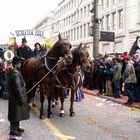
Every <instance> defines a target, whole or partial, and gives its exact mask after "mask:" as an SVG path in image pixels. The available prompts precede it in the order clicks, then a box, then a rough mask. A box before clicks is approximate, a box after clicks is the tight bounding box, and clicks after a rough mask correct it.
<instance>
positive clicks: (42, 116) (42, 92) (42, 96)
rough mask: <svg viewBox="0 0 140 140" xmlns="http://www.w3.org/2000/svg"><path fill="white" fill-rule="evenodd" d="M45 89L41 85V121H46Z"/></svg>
mask: <svg viewBox="0 0 140 140" xmlns="http://www.w3.org/2000/svg"><path fill="white" fill-rule="evenodd" d="M44 100H45V97H44V88H43V86H41V85H40V103H41V107H40V119H44V118H45V114H44V109H43V104H44Z"/></svg>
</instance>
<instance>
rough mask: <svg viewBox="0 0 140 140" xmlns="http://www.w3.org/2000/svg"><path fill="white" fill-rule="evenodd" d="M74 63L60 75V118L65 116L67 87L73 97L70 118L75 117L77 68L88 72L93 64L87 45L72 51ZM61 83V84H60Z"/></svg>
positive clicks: (67, 66)
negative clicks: (65, 91) (74, 103)
mask: <svg viewBox="0 0 140 140" xmlns="http://www.w3.org/2000/svg"><path fill="white" fill-rule="evenodd" d="M72 55H73V61H72V64H70V65H66V66H65V69H64V70H63V71H61V72H59V73H58V78H59V83H58V85H56V88H57V89H56V90H58V91H57V92H56V93H55V95H56V94H57V93H60V101H61V109H60V110H61V112H60V116H61V117H63V116H65V112H64V89H65V87H67V88H70V89H71V97H70V116H74V115H75V112H74V109H73V102H74V95H75V92H76V89H77V87H76V83H77V78H78V75H77V66H81V68H84V69H86V70H90V68H91V63H90V59H89V53H88V51H87V50H86V45H85V46H84V47H83V46H82V44H80V45H79V46H78V47H76V48H74V49H73V50H72ZM60 83H61V84H60Z"/></svg>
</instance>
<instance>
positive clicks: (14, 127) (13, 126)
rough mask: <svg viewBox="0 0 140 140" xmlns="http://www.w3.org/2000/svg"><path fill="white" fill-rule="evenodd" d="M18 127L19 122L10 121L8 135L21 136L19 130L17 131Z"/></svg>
mask: <svg viewBox="0 0 140 140" xmlns="http://www.w3.org/2000/svg"><path fill="white" fill-rule="evenodd" d="M18 129H19V122H10V133H9V135H16V136H21V132H19V131H18Z"/></svg>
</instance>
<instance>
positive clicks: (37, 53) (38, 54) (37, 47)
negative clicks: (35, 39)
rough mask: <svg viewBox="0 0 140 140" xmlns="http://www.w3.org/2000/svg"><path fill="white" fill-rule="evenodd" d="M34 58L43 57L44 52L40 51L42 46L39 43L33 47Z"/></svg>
mask: <svg viewBox="0 0 140 140" xmlns="http://www.w3.org/2000/svg"><path fill="white" fill-rule="evenodd" d="M34 47H35V48H34V51H33V53H34V57H38V58H39V57H42V56H43V55H45V52H44V51H43V49H42V46H41V45H40V44H39V43H35V45H34Z"/></svg>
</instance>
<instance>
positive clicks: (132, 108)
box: [128, 107, 138, 111]
mask: <svg viewBox="0 0 140 140" xmlns="http://www.w3.org/2000/svg"><path fill="white" fill-rule="evenodd" d="M128 110H130V111H136V110H138V109H137V108H135V107H128Z"/></svg>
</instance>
